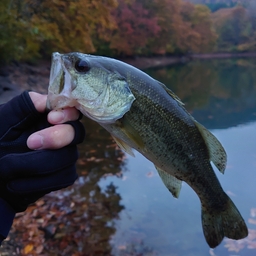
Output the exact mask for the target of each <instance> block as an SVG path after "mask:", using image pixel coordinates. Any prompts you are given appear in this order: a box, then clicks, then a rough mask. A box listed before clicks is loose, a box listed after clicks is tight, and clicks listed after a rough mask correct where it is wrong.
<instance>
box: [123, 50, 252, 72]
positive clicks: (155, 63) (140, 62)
mask: <svg viewBox="0 0 256 256" xmlns="http://www.w3.org/2000/svg"><path fill="white" fill-rule="evenodd" d="M254 57H256V52H246V53H225V52H223V53H200V54H196V53H194V54H188V55H184V56H181V57H177V56H158V57H134V58H126V59H125V58H124V59H120V60H121V61H123V62H126V63H128V64H130V65H132V66H135V67H137V68H139V69H147V68H155V67H163V66H168V65H173V64H178V63H186V62H188V61H192V60H196V59H200V60H209V59H228V58H254Z"/></svg>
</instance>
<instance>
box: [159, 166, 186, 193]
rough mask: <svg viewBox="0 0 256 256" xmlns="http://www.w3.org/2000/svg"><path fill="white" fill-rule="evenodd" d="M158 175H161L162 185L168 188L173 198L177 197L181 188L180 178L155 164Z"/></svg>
mask: <svg viewBox="0 0 256 256" xmlns="http://www.w3.org/2000/svg"><path fill="white" fill-rule="evenodd" d="M155 167H156V169H157V171H158V174H159V176H160V177H161V179H162V181H163V183H164V185H165V186H166V187H167V188H168V190H169V191H170V192H171V193H172V195H173V196H174V197H175V198H178V197H179V194H180V190H181V182H182V181H181V180H179V179H177V178H175V177H174V176H172V175H171V174H169V173H167V172H166V171H163V170H162V169H161V168H159V167H157V166H155Z"/></svg>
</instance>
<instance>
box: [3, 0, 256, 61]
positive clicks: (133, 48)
mask: <svg viewBox="0 0 256 256" xmlns="http://www.w3.org/2000/svg"><path fill="white" fill-rule="evenodd" d="M255 10H256V4H255V3H254V1H251V0H244V1H241V0H240V1H239V0H190V1H182V0H152V1H147V0H104V1H98V0H72V1H65V0H54V1H51V0H24V1H19V0H1V2H0V27H1V30H0V58H1V61H0V62H1V63H6V62H10V61H32V62H33V61H35V60H37V59H39V58H49V57H50V55H51V53H52V52H54V51H59V52H70V51H80V52H84V53H93V54H99V55H106V56H112V57H127V56H156V55H157V56H159V55H177V56H182V55H187V54H191V53H212V52H252V51H256V15H255Z"/></svg>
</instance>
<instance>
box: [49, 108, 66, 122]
mask: <svg viewBox="0 0 256 256" xmlns="http://www.w3.org/2000/svg"><path fill="white" fill-rule="evenodd" d="M49 118H50V119H51V121H52V122H54V123H60V122H61V121H62V120H63V119H64V113H63V112H62V111H52V112H50V113H49Z"/></svg>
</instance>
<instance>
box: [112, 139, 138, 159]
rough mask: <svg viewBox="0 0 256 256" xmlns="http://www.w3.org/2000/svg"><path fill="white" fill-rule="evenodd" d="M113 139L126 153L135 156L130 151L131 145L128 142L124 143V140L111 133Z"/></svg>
mask: <svg viewBox="0 0 256 256" xmlns="http://www.w3.org/2000/svg"><path fill="white" fill-rule="evenodd" d="M112 137H113V139H114V140H115V142H116V144H117V145H118V146H119V147H120V148H121V149H122V150H123V151H124V152H126V153H127V154H129V155H131V156H133V157H134V156H135V155H134V153H133V152H132V147H130V146H129V145H128V144H126V143H125V142H124V141H122V140H120V139H118V138H117V137H114V136H113V135H112Z"/></svg>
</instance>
